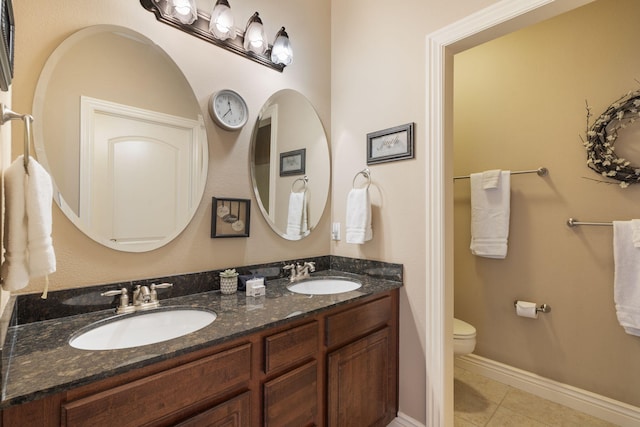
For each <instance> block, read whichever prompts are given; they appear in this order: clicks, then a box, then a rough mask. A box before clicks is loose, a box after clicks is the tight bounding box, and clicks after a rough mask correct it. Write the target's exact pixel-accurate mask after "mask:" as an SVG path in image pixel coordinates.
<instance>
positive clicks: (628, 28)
mask: <svg viewBox="0 0 640 427" xmlns="http://www.w3.org/2000/svg"><path fill="white" fill-rule="evenodd" d="M639 16H640V4H638V2H637V1H634V0H599V1H597V2H595V3H593V4H590V5H587V6H585V7H582V8H580V9H576V10H574V11H572V12H570V13H568V14H565V15H561V16H559V17H556V18H554V19H552V20H549V21H546V22H544V23H541V24H538V25H535V26H533V27H529V28H526V29H524V30H521V31H519V32H517V33H514V34H511V35H508V36H505V37H503V38H501V39H497V40H494V41H492V42H489V43H487V44H485V45H483V46H479V47H477V48H474V49H472V50H469V51H467V52H463V53H461V54H459V55H457V56H456V58H455V79H454V82H455V98H454V100H455V101H454V121H455V131H454V137H455V148H454V151H455V154H454V159H455V165H454V170H455V172H454V173H455V175H467V174H469V173H470V172H475V171H482V170H486V169H493V168H502V169H512V170H521V169H532V168H537V167H538V166H546V167H548V168H549V170H550V176H549V177H547V178H544V179H543V178H538V177H537V176H535V175H523V176H517V177H513V179H512V181H511V183H512V198H511V227H510V238H509V253H508V256H507V258H506V259H505V260H491V259H485V258H478V257H474V256H472V255H471V254H470V251H469V240H470V233H469V217H470V203H469V197H470V196H469V182H468V181H459V182H456V184H455V193H454V194H455V199H454V204H455V315H456V317H459V318H461V319H464V320H467V321H469V322H470V323H472V324H473V325H474V326H475V327H476V328H477V330H478V345H477V350H476V353H477V354H479V355H481V356H484V357H488V358H489V359H493V360H497V361H500V362H503V363H506V364H508V365H511V366H515V367H518V368H521V369H524V370H527V371H530V372H534V373H537V374H539V375H541V376H544V377H547V378H551V379H553V380H556V381H560V382H562V383H566V384H570V385H573V386H576V387H579V388H582V389H585V390H589V391H592V392H595V393H599V394H602V395H604V396H607V397H610V398H613V399H617V400H620V401H623V402H627V403H630V404H632V405H636V406H640V390H639V389H638V387H637V385H638V383H640V368H639V367H638V363H637V360H638V357H639V356H640V338H637V337H633V336H631V335H627V334H625V333H624V331H623V329H622V328H621V327H620V326H619V325H618V323H617V320H616V317H615V310H614V306H613V253H612V229H611V228H610V227H581V228H576V229H570V228H568V227H567V226H566V225H565V221H566V220H567V218H569V217H571V216H575V217H577V218H580V219H582V220H584V221H589V220H592V221H611V220H616V219H618V220H624V219H630V218H638V207H637V201H638V199H639V197H640V187H634V186H632V187H630V188H627V189H624V190H623V189H620V188H619V187H617V186H616V185H607V184H602V183H597V182H594V181H591V180H588V179H585V178H595V179H599V177H598V175H596V174H595V173H594V172H592V171H591V170H589V169H588V168H587V166H586V154H585V151H584V148H583V147H582V145H581V140H580V137H579V136H580V135H581V134H582V135H584V131H585V122H586V111H585V99H587V100H588V101H589V104H590V105H591V106H592V107H593V113H594V114H595V115H599V114H600V113H601V112H603V111H604V110H605V109H606V108H607V107H608V106H609V105H610V104H611V103H612V102H613V101H615V100H616V99H617V98H618V97H620V96H621V95H623V94H624V93H626V92H627V91H630V90H635V89H637V87H638V86H637V81H636V80H637V79H638V70H639V69H640V59H639V58H638V55H637V46H636V45H637V44H636V42H635V41H636V40H637V39H638V37H639V36H640V30H639V29H638V26H637V24H636V21H637V19H638V17H639ZM631 131H632V132H633V130H631ZM637 135H638V133H637V131H636V133H635V136H636V137H637ZM629 142H633V140H632V139H631V140H627V141H626V142H625V143H623V139H622V137H621V139H620V140H619V142H618V144H617V145H616V147H619V149H620V150H624V144H626V145H627V148H629V145H630V144H628V143H629ZM631 151H633V150H631ZM636 153H637V147H636ZM631 158H632V159H633V158H635V159H636V160H635V162H634V163H636V164H637V163H639V162H640V157H639V156H638V155H637V154H635V157H631ZM517 298H520V299H525V300H531V301H536V302H538V303H547V304H550V305H551V306H552V308H553V311H552V312H551V313H549V314H547V315H541V316H540V318H539V319H538V320H531V319H526V318H520V317H517V316H516V315H515V313H514V309H513V301H514V299H517Z"/></svg>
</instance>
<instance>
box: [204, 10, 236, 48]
mask: <svg viewBox="0 0 640 427" xmlns="http://www.w3.org/2000/svg"><path fill="white" fill-rule="evenodd" d="M209 31H211V34H213V36H214V37H215V38H217V39H218V40H226V39H235V38H236V28H235V27H234V26H233V14H232V13H231V6H229V2H228V1H227V0H218V1H216V5H215V6H214V7H213V11H211V20H210V21H209Z"/></svg>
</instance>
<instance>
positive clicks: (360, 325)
mask: <svg viewBox="0 0 640 427" xmlns="http://www.w3.org/2000/svg"><path fill="white" fill-rule="evenodd" d="M397 310H398V300H397V293H391V294H387V295H384V296H382V297H380V298H378V299H375V300H373V301H369V302H366V303H364V304H361V305H358V306H356V307H353V308H349V309H347V310H345V311H342V312H340V313H337V314H332V315H329V316H327V321H326V322H327V329H326V333H327V356H326V360H327V386H326V388H327V404H326V406H327V411H326V413H327V425H328V426H330V427H331V426H336V427H337V426H340V427H344V426H354V427H355V426H369V427H372V426H386V425H388V424H389V423H390V422H391V421H392V420H393V418H395V416H396V413H397V408H398V397H397V395H398V311H397Z"/></svg>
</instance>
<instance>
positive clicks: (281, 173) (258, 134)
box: [250, 89, 331, 240]
mask: <svg viewBox="0 0 640 427" xmlns="http://www.w3.org/2000/svg"><path fill="white" fill-rule="evenodd" d="M250 161H251V179H252V180H253V188H254V192H255V196H256V199H257V201H258V206H259V207H260V211H261V212H262V215H263V217H264V218H265V220H266V221H267V223H269V225H270V226H271V228H272V229H273V230H274V231H275V232H276V233H277V234H279V235H280V236H282V237H284V238H285V239H288V240H299V239H302V238H303V237H306V236H308V235H309V233H310V232H311V231H312V230H313V229H314V228H315V226H316V225H317V224H318V222H319V221H320V218H321V216H322V213H323V212H324V209H325V206H326V202H327V198H328V196H329V184H330V176H331V170H330V167H331V166H330V158H329V145H328V142H327V138H326V135H325V132H324V129H323V127H322V123H321V122H320V118H319V117H318V115H317V113H316V111H315V110H314V108H313V106H312V105H311V103H310V102H309V101H308V100H307V99H306V98H305V97H304V96H303V95H302V94H300V93H298V92H296V91H294V90H291V89H285V90H281V91H279V92H276V93H275V94H274V95H273V96H271V97H270V98H269V99H268V100H267V102H266V103H265V104H264V106H263V107H262V110H260V114H259V115H258V120H257V121H256V125H255V128H254V129H253V136H252V139H251V152H250Z"/></svg>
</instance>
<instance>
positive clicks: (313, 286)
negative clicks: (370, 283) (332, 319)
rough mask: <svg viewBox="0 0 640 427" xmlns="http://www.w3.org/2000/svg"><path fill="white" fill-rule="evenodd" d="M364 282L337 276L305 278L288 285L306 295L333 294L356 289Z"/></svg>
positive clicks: (289, 287) (294, 290)
mask: <svg viewBox="0 0 640 427" xmlns="http://www.w3.org/2000/svg"><path fill="white" fill-rule="evenodd" d="M361 286H362V284H361V283H360V282H357V281H355V280H351V279H345V278H335V277H318V278H315V279H308V280H303V281H301V282H298V283H294V284H291V285H289V286H287V289H289V290H290V291H291V292H295V293H296V294H306V295H333V294H341V293H343V292H349V291H355V290H356V289H358V288H360V287H361Z"/></svg>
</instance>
